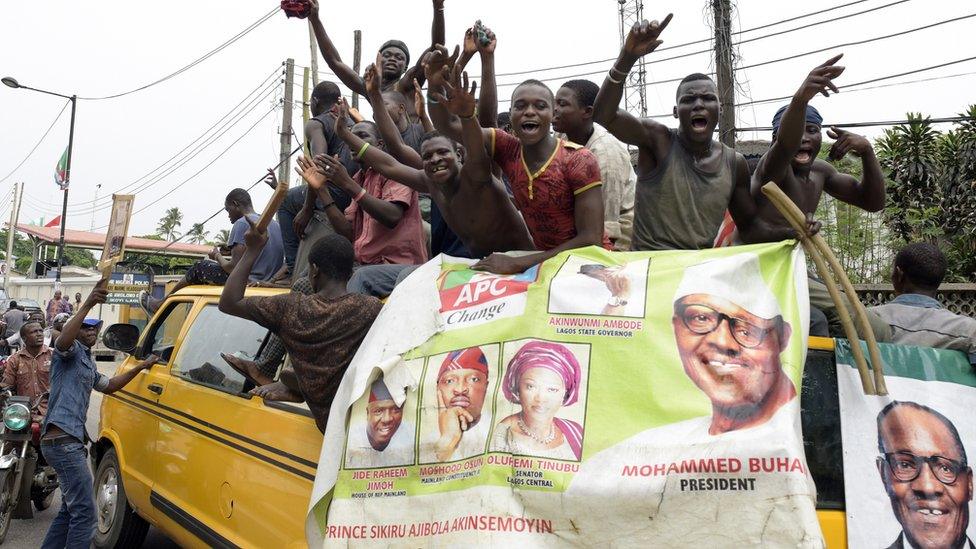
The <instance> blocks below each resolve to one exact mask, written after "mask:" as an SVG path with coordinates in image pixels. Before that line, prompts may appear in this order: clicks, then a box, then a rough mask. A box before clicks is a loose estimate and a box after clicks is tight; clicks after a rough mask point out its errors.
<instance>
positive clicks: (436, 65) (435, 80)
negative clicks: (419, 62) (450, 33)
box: [424, 44, 461, 87]
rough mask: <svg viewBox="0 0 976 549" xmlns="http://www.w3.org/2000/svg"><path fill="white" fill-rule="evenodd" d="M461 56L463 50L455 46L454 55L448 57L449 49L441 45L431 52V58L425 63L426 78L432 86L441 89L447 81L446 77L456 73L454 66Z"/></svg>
mask: <svg viewBox="0 0 976 549" xmlns="http://www.w3.org/2000/svg"><path fill="white" fill-rule="evenodd" d="M460 54H461V48H460V47H459V46H454V53H453V54H451V55H448V54H447V48H445V47H444V46H442V45H440V44H438V45H437V47H435V48H434V50H433V51H431V52H430V57H428V58H427V61H426V62H425V63H424V76H426V77H427V81H428V82H430V84H431V86H437V87H440V86H443V85H444V83H445V82H446V80H447V77H446V76H445V75H448V74H451V72H453V71H454V64H455V62H457V58H458V56H459V55H460Z"/></svg>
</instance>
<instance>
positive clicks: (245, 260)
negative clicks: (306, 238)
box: [219, 190, 382, 433]
mask: <svg viewBox="0 0 976 549" xmlns="http://www.w3.org/2000/svg"><path fill="white" fill-rule="evenodd" d="M328 194H329V193H328V191H327V190H326V191H324V192H323V193H320V198H325V196H328ZM321 195H325V196H321ZM326 200H328V199H326ZM327 207H331V205H329V206H327ZM249 223H250V221H249ZM244 241H245V243H246V245H247V248H246V249H245V251H244V255H243V256H242V257H241V260H240V261H239V262H238V263H237V265H235V266H234V270H233V271H232V272H231V273H230V277H228V279H227V283H226V284H224V290H223V292H222V293H221V294H220V303H219V307H220V311H221V312H223V313H226V314H229V315H233V316H236V317H240V318H244V319H246V320H251V321H253V322H257V323H258V324H260V325H261V326H264V327H265V328H267V329H269V330H271V331H272V332H274V333H275V334H277V335H278V336H279V337H280V338H281V340H282V342H283V343H284V344H285V348H286V349H287V350H288V356H289V357H291V363H292V366H293V368H294V375H293V376H286V375H285V374H284V372H283V373H282V376H281V380H280V381H279V382H278V383H274V384H269V385H265V386H264V387H261V388H260V389H264V390H265V391H264V392H261V391H255V394H258V395H268V396H272V395H275V393H276V392H278V391H277V390H271V389H272V388H273V386H276V385H278V386H280V385H284V386H285V387H287V389H288V390H290V391H291V392H298V393H300V395H301V397H304V399H305V402H307V403H308V407H309V409H310V410H311V412H312V415H313V416H315V424H316V426H318V428H319V430H320V431H322V432H323V433H324V432H325V425H326V423H327V422H328V420H329V408H330V407H331V406H332V399H333V398H335V394H336V391H337V390H338V389H339V382H340V381H341V380H342V374H343V373H345V371H346V368H348V367H349V363H350V362H352V359H353V356H355V354H356V350H357V349H358V348H359V344H360V343H362V341H363V338H365V337H366V333H367V332H368V331H369V328H370V326H372V324H373V320H375V319H376V315H378V314H379V312H380V308H381V307H382V304H381V303H380V302H379V300H377V299H376V298H373V297H369V296H364V295H359V294H350V293H347V292H346V283H347V282H348V280H349V277H350V276H351V275H352V267H353V249H352V244H350V242H349V241H348V240H347V239H346V238H344V237H342V236H339V235H335V234H330V235H327V236H325V237H323V238H322V239H321V240H319V241H318V242H316V243H315V244H314V245H313V246H312V250H311V251H310V252H309V254H308V263H309V264H308V279H309V282H311V285H312V290H313V293H312V294H311V295H305V294H302V293H300V292H290V293H287V294H279V295H275V296H269V297H244V290H245V288H246V286H247V281H248V276H247V275H248V271H249V270H250V269H251V266H252V265H253V264H254V262H255V261H257V259H258V256H259V255H260V253H261V250H262V249H263V248H264V246H265V244H266V243H267V241H268V236H267V234H265V233H260V232H258V231H257V230H256V229H255V228H254V225H253V224H251V229H250V230H248V231H247V233H246V234H245V235H244ZM263 381H267V380H263ZM288 390H281V391H280V393H281V395H282V396H283V397H284V398H287V399H289V400H294V398H293V397H291V396H289V394H290V393H289V391H288Z"/></svg>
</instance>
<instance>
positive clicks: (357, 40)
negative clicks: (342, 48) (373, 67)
mask: <svg viewBox="0 0 976 549" xmlns="http://www.w3.org/2000/svg"><path fill="white" fill-rule="evenodd" d="M362 57H363V31H361V30H358V29H357V30H354V31H352V70H353V71H355V73H356V74H360V67H361V66H362ZM352 108H354V109H356V110H359V94H358V93H356V92H352Z"/></svg>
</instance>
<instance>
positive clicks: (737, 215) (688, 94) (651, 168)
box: [593, 14, 813, 250]
mask: <svg viewBox="0 0 976 549" xmlns="http://www.w3.org/2000/svg"><path fill="white" fill-rule="evenodd" d="M670 21H671V15H670V14H669V15H668V16H667V17H666V18H665V19H664V21H662V22H661V23H658V22H657V21H652V22H650V23H648V22H647V21H642V22H640V23H637V24H635V25H634V27H633V28H632V29H631V30H630V33H629V34H628V35H627V40H626V41H625V42H624V46H623V48H621V50H620V55H619V57H618V58H617V61H616V62H615V64H614V66H613V68H612V69H610V73H609V74H608V75H607V78H606V79H605V80H604V81H603V86H602V87H601V88H600V93H599V94H598V95H597V98H596V103H595V105H594V109H593V121H594V122H596V123H598V124H600V125H602V126H603V127H605V128H606V129H607V130H608V131H609V132H610V133H611V134H613V135H614V136H615V137H617V138H618V139H620V140H621V141H623V142H624V143H628V144H630V145H635V146H637V148H638V151H639V155H638V160H637V191H636V197H635V206H634V232H633V241H632V244H631V249H633V250H669V249H672V250H695V249H704V248H711V247H712V242H713V241H714V239H715V235H716V234H718V229H719V226H720V225H721V223H722V219H723V218H724V216H725V211H726V210H729V211H730V212H731V214H732V218H733V219H734V220H735V223H736V225H737V226H738V229H739V233H740V235H741V237H742V239H743V240H744V241H746V242H769V241H776V240H783V239H786V238H794V237H796V233H795V231H793V230H792V229H790V228H788V227H786V228H779V229H774V228H773V227H770V226H768V225H766V224H765V223H762V222H761V221H759V220H757V217H756V215H755V214H756V203H755V200H754V199H753V197H752V195H751V194H750V187H749V168H748V166H747V164H746V160H745V158H744V157H743V156H742V155H741V154H739V153H736V152H735V151H734V150H733V149H731V148H729V147H726V146H725V145H723V144H721V143H719V142H717V141H715V140H713V139H712V134H713V132H714V131H715V126H716V125H717V124H718V117H719V110H720V105H719V100H718V92H717V90H716V87H715V82H713V81H712V79H711V78H709V77H708V76H705V75H704V74H698V73H695V74H691V75H688V76H686V77H685V78H684V80H682V81H681V83H680V84H679V85H678V90H677V93H676V100H677V105H676V106H675V107H674V117H675V118H677V119H678V128H677V129H676V130H674V129H671V128H668V127H667V126H665V125H663V124H661V123H660V122H657V121H655V120H653V119H650V118H643V119H641V118H637V117H636V116H634V115H632V114H630V113H628V112H627V111H626V110H623V109H619V108H618V106H619V104H620V98H621V96H622V94H623V82H624V80H625V79H626V77H627V74H628V73H629V72H630V69H631V68H632V67H633V65H634V63H636V62H637V60H638V59H640V58H641V57H643V56H645V55H647V54H649V53H651V52H652V51H654V50H655V49H656V48H657V47H658V46H659V45H661V43H662V41H661V40H659V39H658V36H659V35H660V34H661V32H662V31H663V30H664V29H665V28H666V27H667V25H668V23H669V22H670ZM808 225H811V226H812V225H813V221H812V219H808Z"/></svg>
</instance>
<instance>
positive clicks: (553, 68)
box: [495, 0, 910, 78]
mask: <svg viewBox="0 0 976 549" xmlns="http://www.w3.org/2000/svg"><path fill="white" fill-rule="evenodd" d="M865 1H867V0H857V1H855V2H848V3H846V4H841V5H839V6H834V7H832V8H826V9H823V10H820V11H815V12H811V13H806V14H803V15H798V16H796V17H791V18H789V19H783V20H780V21H774V22H772V23H767V24H765V25H760V26H758V27H753V28H751V29H745V30H742V31H739V32H736V33H733V34H736V35H739V36H741V35H742V34H745V33H747V32H753V31H757V30H762V29H766V28H769V27H774V26H776V25H780V24H782V23H789V22H792V21H797V20H799V19H805V18H807V17H812V16H814V15H820V14H822V13H827V12H830V11H834V10H838V9H841V8H846V7H848V6H853V5H855V4H861V3H863V2H865ZM908 1H910V0H899V1H897V2H893V3H890V4H885V5H883V6H878V7H875V8H872V9H869V10H866V11H860V12H857V13H852V14H849V15H845V16H842V17H838V18H835V19H827V20H824V21H818V22H815V23H811V24H809V25H805V26H801V27H796V28H794V29H788V30H785V31H782V32H780V33H776V34H770V35H766V36H760V37H757V38H754V39H751V40H746V41H745V42H749V41H752V40H760V39H762V38H767V37H769V36H777V35H778V34H783V33H787V32H794V31H797V30H802V29H806V28H809V27H812V26H815V25H820V24H823V23H830V22H833V21H839V20H841V19H845V18H848V17H855V16H857V15H862V14H865V13H869V12H871V11H875V10H880V9H884V8H888V7H891V6H894V5H896V4H902V3H904V2H908ZM711 40H712V39H711V38H703V39H701V40H694V41H692V42H684V43H681V44H675V45H672V46H665V47H663V48H657V49H656V50H654V51H656V52H662V51H667V50H674V49H678V48H683V47H686V46H693V45H696V44H705V43H708V42H711ZM745 42H737V43H735V44H733V45H738V44H741V43H745ZM711 51H712V50H703V51H699V52H694V53H690V54H686V55H685V57H687V56H691V55H697V54H700V53H705V52H711ZM678 58H679V57H672V58H668V59H678ZM616 59H617V58H616V57H610V58H608V59H597V60H595V61H586V62H583V63H573V64H569V65H560V66H556V67H543V68H538V69H531V70H523V71H515V72H503V73H498V74H496V75H495V76H496V77H498V76H518V75H522V74H531V73H536V72H544V71H549V70H557V69H569V68H574V67H583V66H586V65H595V64H598V63H609V62H610V61H614V60H616ZM648 62H653V61H645V63H648ZM600 72H603V71H600ZM594 74H599V73H594ZM584 76H585V75H584ZM567 78H573V77H567Z"/></svg>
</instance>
